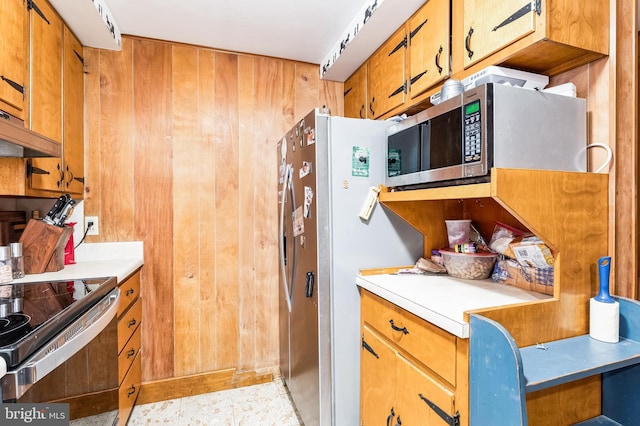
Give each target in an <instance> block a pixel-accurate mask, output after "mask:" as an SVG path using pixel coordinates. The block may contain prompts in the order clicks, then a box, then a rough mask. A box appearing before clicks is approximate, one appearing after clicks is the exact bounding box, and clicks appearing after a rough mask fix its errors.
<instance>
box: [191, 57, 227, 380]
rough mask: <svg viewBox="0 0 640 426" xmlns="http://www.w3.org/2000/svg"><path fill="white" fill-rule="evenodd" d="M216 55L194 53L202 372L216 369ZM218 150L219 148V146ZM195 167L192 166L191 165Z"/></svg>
mask: <svg viewBox="0 0 640 426" xmlns="http://www.w3.org/2000/svg"><path fill="white" fill-rule="evenodd" d="M215 64H216V53H215V52H214V51H212V50H206V49H199V51H198V96H197V97H194V101H195V100H196V99H197V103H198V118H199V127H200V148H199V152H198V153H192V155H193V161H194V162H195V161H197V165H198V174H199V176H200V177H201V179H200V180H199V181H198V195H197V199H194V200H192V203H193V206H194V207H193V208H197V209H198V212H199V216H198V225H199V226H198V231H197V232H198V233H199V262H200V317H201V325H202V329H201V332H200V365H201V368H202V371H213V370H215V369H216V366H217V358H216V347H217V342H216V333H215V330H216V324H218V320H217V316H216V315H217V306H216V293H215V291H216V272H217V271H216V267H215V262H216V239H215V235H216V220H217V217H218V213H217V212H216V201H217V198H216V192H215V188H216V174H215V164H216V155H217V153H218V150H217V147H218V144H217V143H216V139H215V129H216V116H215V111H216V103H215V102H214V99H215V83H216V66H215ZM220 146H221V148H222V145H220ZM194 165H195V163H194Z"/></svg>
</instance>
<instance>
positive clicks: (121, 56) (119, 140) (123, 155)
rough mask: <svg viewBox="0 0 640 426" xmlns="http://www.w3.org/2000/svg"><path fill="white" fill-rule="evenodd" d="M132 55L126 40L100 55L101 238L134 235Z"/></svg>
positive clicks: (126, 239)
mask: <svg viewBox="0 0 640 426" xmlns="http://www.w3.org/2000/svg"><path fill="white" fill-rule="evenodd" d="M132 55H133V43H132V42H131V41H130V40H125V41H123V42H122V51H121V52H117V51H103V52H102V54H101V58H100V116H99V119H100V160H99V161H100V163H99V167H100V174H101V182H100V184H101V187H102V191H101V194H100V195H101V206H100V207H101V209H100V211H99V212H98V213H97V214H98V216H99V217H100V240H101V241H131V240H133V239H134V237H135V234H134V232H133V229H134V213H133V211H134V207H135V206H134V204H133V194H134V188H135V182H134V180H133V170H134V161H133V126H134V116H133V78H132V76H133V62H132ZM115 112H117V113H115ZM116 165H117V166H116Z"/></svg>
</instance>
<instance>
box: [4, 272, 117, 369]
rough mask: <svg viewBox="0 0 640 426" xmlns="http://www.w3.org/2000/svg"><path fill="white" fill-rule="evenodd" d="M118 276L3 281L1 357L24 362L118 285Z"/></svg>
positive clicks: (9, 364)
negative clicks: (22, 282) (29, 281)
mask: <svg viewBox="0 0 640 426" xmlns="http://www.w3.org/2000/svg"><path fill="white" fill-rule="evenodd" d="M116 284H117V283H116V279H115V278H113V277H112V278H97V279H89V280H71V281H49V282H40V283H24V284H12V283H8V284H0V356H2V357H3V358H4V359H5V361H6V362H7V367H9V368H11V367H13V366H16V365H18V364H20V363H21V362H22V361H24V360H25V359H26V358H27V357H28V356H29V355H31V354H32V353H34V352H35V351H36V350H38V349H39V348H40V347H41V346H43V345H44V344H45V343H47V341H49V340H51V339H52V338H53V337H54V336H55V335H56V334H58V333H60V332H61V331H62V330H64V328H65V327H67V326H68V325H69V324H70V323H71V322H73V321H74V320H75V319H76V318H78V316H80V315H81V314H82V313H83V312H85V311H86V310H87V309H89V308H91V307H92V306H93V305H95V304H96V303H97V302H98V301H99V300H100V299H102V297H104V296H105V295H106V294H107V293H109V292H110V291H111V290H112V289H113V288H115V287H116Z"/></svg>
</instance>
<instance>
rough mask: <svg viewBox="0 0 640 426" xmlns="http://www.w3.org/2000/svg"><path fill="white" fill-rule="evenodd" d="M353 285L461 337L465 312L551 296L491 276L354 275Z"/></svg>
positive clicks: (466, 329)
mask: <svg viewBox="0 0 640 426" xmlns="http://www.w3.org/2000/svg"><path fill="white" fill-rule="evenodd" d="M356 284H357V285H358V286H360V287H362V288H364V289H367V290H369V291H370V292H372V293H374V294H376V295H378V296H380V297H382V298H383V299H386V300H388V301H389V302H391V303H393V304H394V305H397V306H399V307H401V308H402V309H405V310H406V311H409V312H411V313H412V314H414V315H416V316H418V317H420V318H422V319H424V320H426V321H429V322H430V323H432V324H434V325H436V326H438V327H440V328H442V329H443V330H446V331H448V332H449V333H452V334H454V335H456V336H458V337H461V338H468V337H469V323H467V322H465V321H464V313H465V312H467V311H472V310H476V309H484V308H490V307H495V306H504V305H511V304H515V303H522V302H529V301H535V300H543V299H549V298H551V296H547V295H545V294H541V293H535V292H529V291H525V290H522V289H520V288H517V287H513V286H508V285H504V284H499V283H497V282H495V281H493V280H491V279H487V280H462V279H458V278H453V277H450V276H448V275H412V274H380V275H358V276H357V277H356Z"/></svg>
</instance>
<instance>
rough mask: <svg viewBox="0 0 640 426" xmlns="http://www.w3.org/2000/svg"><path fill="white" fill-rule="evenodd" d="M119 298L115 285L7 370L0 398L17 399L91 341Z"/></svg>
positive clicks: (102, 327)
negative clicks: (24, 358) (90, 306)
mask: <svg viewBox="0 0 640 426" xmlns="http://www.w3.org/2000/svg"><path fill="white" fill-rule="evenodd" d="M119 299H120V289H119V288H115V289H113V290H112V291H111V292H110V293H108V294H107V295H106V296H105V297H103V298H102V299H101V300H100V301H99V302H98V303H96V304H95V305H94V306H93V307H92V308H90V309H89V310H88V311H87V312H85V313H84V314H82V315H81V316H80V317H79V318H77V319H76V320H75V321H74V322H73V323H72V324H71V325H69V326H68V327H67V328H65V329H64V330H62V331H61V332H60V333H59V334H58V336H57V337H54V338H53V339H52V340H51V341H49V342H48V343H47V344H45V345H44V346H43V347H42V348H41V349H40V350H39V351H38V352H36V353H35V354H34V355H32V356H31V357H30V358H29V359H27V360H26V361H25V362H24V363H22V364H21V365H19V366H18V367H17V368H16V369H15V370H13V371H8V372H7V374H6V375H5V376H4V377H3V378H2V400H3V401H8V400H15V399H18V398H20V397H21V396H22V395H23V394H24V393H25V392H26V391H27V390H28V389H29V388H30V387H31V386H32V385H33V384H34V383H36V382H37V381H38V380H40V379H42V378H43V377H44V376H46V375H47V374H49V373H51V372H52V371H53V370H54V369H55V368H56V367H58V366H60V365H62V364H63V363H64V362H65V361H67V360H68V359H69V358H71V357H72V356H73V355H75V354H76V353H77V352H78V351H79V350H80V349H82V348H83V347H85V346H86V345H87V344H88V343H89V342H91V340H93V339H94V338H95V337H96V336H97V335H98V334H100V332H101V331H102V330H104V329H105V328H106V327H107V325H109V323H110V322H111V320H112V319H113V318H114V317H115V315H116V312H117V310H118V301H119Z"/></svg>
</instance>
